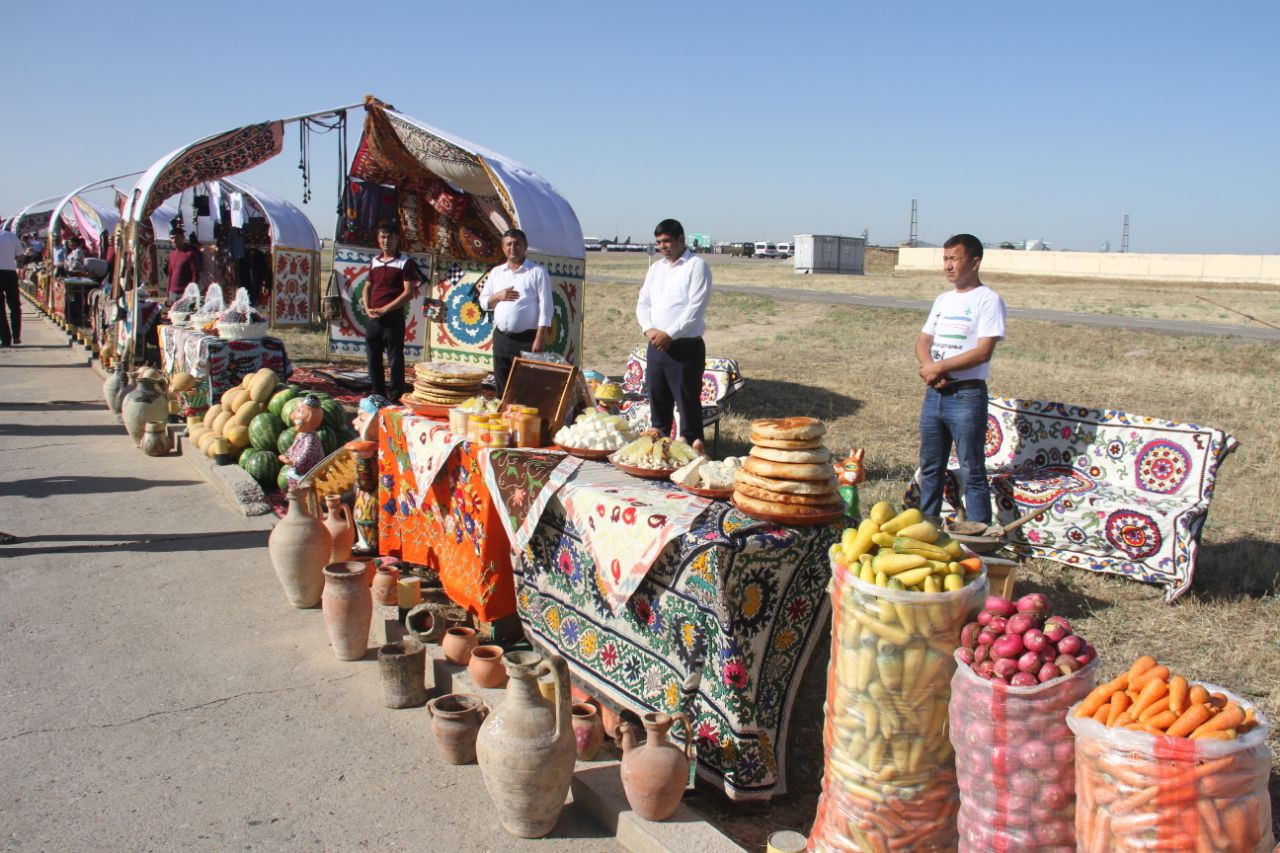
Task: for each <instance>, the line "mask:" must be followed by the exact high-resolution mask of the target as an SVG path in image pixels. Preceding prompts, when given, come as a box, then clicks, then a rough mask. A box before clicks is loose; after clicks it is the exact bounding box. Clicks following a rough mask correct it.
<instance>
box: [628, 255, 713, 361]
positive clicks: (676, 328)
mask: <svg viewBox="0 0 1280 853" xmlns="http://www.w3.org/2000/svg"><path fill="white" fill-rule="evenodd" d="M710 301H711V269H710V268H709V267H708V266H707V262H706V261H704V260H703V259H702V258H700V257H698V256H697V255H695V254H694V253H693V252H691V251H689V250H688V249H686V250H685V252H684V254H683V255H681V256H680V259H679V260H677V261H676V262H675V263H674V264H673V263H670V262H669V261H667V259H666V258H662V259H661V260H659V261H658V262H657V263H655V264H653V265H652V266H650V267H649V272H648V273H647V274H646V275H645V277H644V285H643V286H641V288H640V299H639V300H638V301H637V302H636V320H637V321H638V322H639V323H640V328H641V329H642V330H646V329H658V330H659V331H663V332H666V333H667V334H668V335H669V336H670V337H671V339H672V340H679V339H680V338H700V337H702V333H703V332H704V331H706V328H707V322H706V314H707V303H708V302H710Z"/></svg>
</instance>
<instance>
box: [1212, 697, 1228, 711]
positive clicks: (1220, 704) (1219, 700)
mask: <svg viewBox="0 0 1280 853" xmlns="http://www.w3.org/2000/svg"><path fill="white" fill-rule="evenodd" d="M1230 702H1231V700H1230V699H1228V698H1227V694H1225V693H1210V694H1209V704H1210V705H1212V706H1213V707H1215V708H1217V709H1218V710H1219V711H1221V710H1222V709H1223V708H1226V707H1227V705H1228V703H1230Z"/></svg>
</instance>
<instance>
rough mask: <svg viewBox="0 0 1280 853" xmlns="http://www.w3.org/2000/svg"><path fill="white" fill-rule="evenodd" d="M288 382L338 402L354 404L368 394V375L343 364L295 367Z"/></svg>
mask: <svg viewBox="0 0 1280 853" xmlns="http://www.w3.org/2000/svg"><path fill="white" fill-rule="evenodd" d="M289 382H290V383H291V384H293V385H297V386H298V387H299V388H302V389H303V390H306V391H319V392H321V393H323V394H328V395H329V396H330V397H332V398H333V399H335V400H337V401H338V402H339V403H343V404H346V405H349V406H355V405H357V404H358V403H359V402H360V398H361V397H365V396H368V393H369V391H368V388H369V377H368V374H367V373H365V372H364V371H363V370H351V369H349V368H347V367H346V366H344V365H338V364H330V365H325V366H324V367H295V368H294V369H293V373H291V374H289Z"/></svg>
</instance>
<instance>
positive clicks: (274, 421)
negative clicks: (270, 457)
mask: <svg viewBox="0 0 1280 853" xmlns="http://www.w3.org/2000/svg"><path fill="white" fill-rule="evenodd" d="M282 432H284V421H282V420H280V418H278V417H277V416H275V415H273V414H271V413H270V412H262V413H261V414H258V415H254V417H253V420H251V421H249V443H250V444H252V445H253V446H254V447H256V448H258V449H259V450H275V449H276V444H277V442H279V441H280V433H282Z"/></svg>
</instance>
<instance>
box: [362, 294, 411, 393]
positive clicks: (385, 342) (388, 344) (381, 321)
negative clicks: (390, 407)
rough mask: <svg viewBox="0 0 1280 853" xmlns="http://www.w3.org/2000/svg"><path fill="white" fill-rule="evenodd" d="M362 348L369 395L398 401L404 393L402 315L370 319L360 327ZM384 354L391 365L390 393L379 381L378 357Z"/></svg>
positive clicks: (385, 384)
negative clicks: (364, 352)
mask: <svg viewBox="0 0 1280 853" xmlns="http://www.w3.org/2000/svg"><path fill="white" fill-rule="evenodd" d="M364 345H365V350H366V351H367V352H368V357H369V381H370V382H371V383H373V393H375V394H377V395H378V396H380V397H387V398H389V399H390V400H392V401H393V402H399V401H400V395H401V394H403V393H405V392H406V391H408V390H409V389H408V388H406V387H405V384H404V311H403V310H396V311H392V312H391V313H390V314H383V315H382V316H381V317H376V318H372V319H370V320H369V322H368V323H367V324H365V327H364ZM383 352H386V354H387V362H388V363H389V364H390V365H391V393H390V394H388V393H387V383H386V380H385V379H384V378H383V372H382V354H383Z"/></svg>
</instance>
